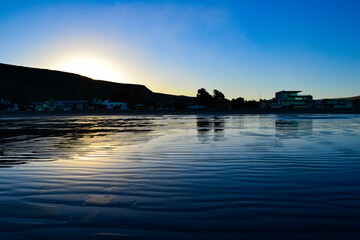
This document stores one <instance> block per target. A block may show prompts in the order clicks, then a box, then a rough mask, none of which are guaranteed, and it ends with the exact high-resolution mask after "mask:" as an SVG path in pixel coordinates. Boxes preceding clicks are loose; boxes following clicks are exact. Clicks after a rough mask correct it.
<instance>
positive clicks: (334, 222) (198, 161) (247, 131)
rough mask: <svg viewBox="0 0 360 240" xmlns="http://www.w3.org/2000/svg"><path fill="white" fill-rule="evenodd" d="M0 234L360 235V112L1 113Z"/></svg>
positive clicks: (7, 236)
mask: <svg viewBox="0 0 360 240" xmlns="http://www.w3.org/2000/svg"><path fill="white" fill-rule="evenodd" d="M0 136H1V137H0V239H67V240H69V239H359V238H360V228H359V226H360V148H359V140H360V116H359V115H313V114H310V115H224V116H223V115H216V116H211V115H188V116H181V115H180V116H178V115H174V116H170V115H168V116H110V117H109V116H79V117H70V116H60V117H51V116H47V117H41V118H40V117H39V118H29V117H25V118H6V117H2V118H1V117H0Z"/></svg>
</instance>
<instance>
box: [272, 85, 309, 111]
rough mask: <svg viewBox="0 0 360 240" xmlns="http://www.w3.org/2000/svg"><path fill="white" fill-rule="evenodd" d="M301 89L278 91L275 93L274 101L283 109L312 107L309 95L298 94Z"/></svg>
mask: <svg viewBox="0 0 360 240" xmlns="http://www.w3.org/2000/svg"><path fill="white" fill-rule="evenodd" d="M300 92H302V91H285V90H283V91H280V92H276V93H275V99H274V101H275V102H276V103H277V104H279V105H280V106H281V108H285V109H298V108H312V107H313V97H312V96H311V95H299V93H300Z"/></svg>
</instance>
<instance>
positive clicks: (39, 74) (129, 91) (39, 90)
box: [0, 64, 193, 103]
mask: <svg viewBox="0 0 360 240" xmlns="http://www.w3.org/2000/svg"><path fill="white" fill-rule="evenodd" d="M1 98H4V99H7V100H12V101H18V102H28V101H45V100H49V99H54V100H80V99H81V100H91V99H93V98H100V99H108V98H109V99H111V100H113V101H126V102H129V103H140V102H144V103H146V102H154V101H155V102H156V101H168V100H175V101H185V102H186V101H192V99H193V98H190V97H184V96H174V95H167V94H158V93H153V92H152V91H150V90H149V89H148V88H147V87H145V86H143V85H136V84H122V83H113V82H108V81H100V80H93V79H91V78H88V77H84V76H81V75H77V74H72V73H66V72H60V71H52V70H45V69H37V68H29V67H20V66H13V65H7V64H0V99H1Z"/></svg>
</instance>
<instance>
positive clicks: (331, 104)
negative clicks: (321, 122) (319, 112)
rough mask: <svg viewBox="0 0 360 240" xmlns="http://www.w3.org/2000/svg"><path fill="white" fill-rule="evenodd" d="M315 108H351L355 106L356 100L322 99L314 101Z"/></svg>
mask: <svg viewBox="0 0 360 240" xmlns="http://www.w3.org/2000/svg"><path fill="white" fill-rule="evenodd" d="M314 102H315V104H314V106H315V108H324V109H349V108H354V100H352V99H321V100H315V101H314Z"/></svg>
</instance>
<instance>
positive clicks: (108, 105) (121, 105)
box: [103, 100, 127, 110]
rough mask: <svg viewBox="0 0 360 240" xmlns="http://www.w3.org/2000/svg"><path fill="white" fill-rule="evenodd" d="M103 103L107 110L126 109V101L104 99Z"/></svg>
mask: <svg viewBox="0 0 360 240" xmlns="http://www.w3.org/2000/svg"><path fill="white" fill-rule="evenodd" d="M103 105H105V106H106V109H107V110H127V103H124V102H110V101H109V100H105V101H104V102H103Z"/></svg>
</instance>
